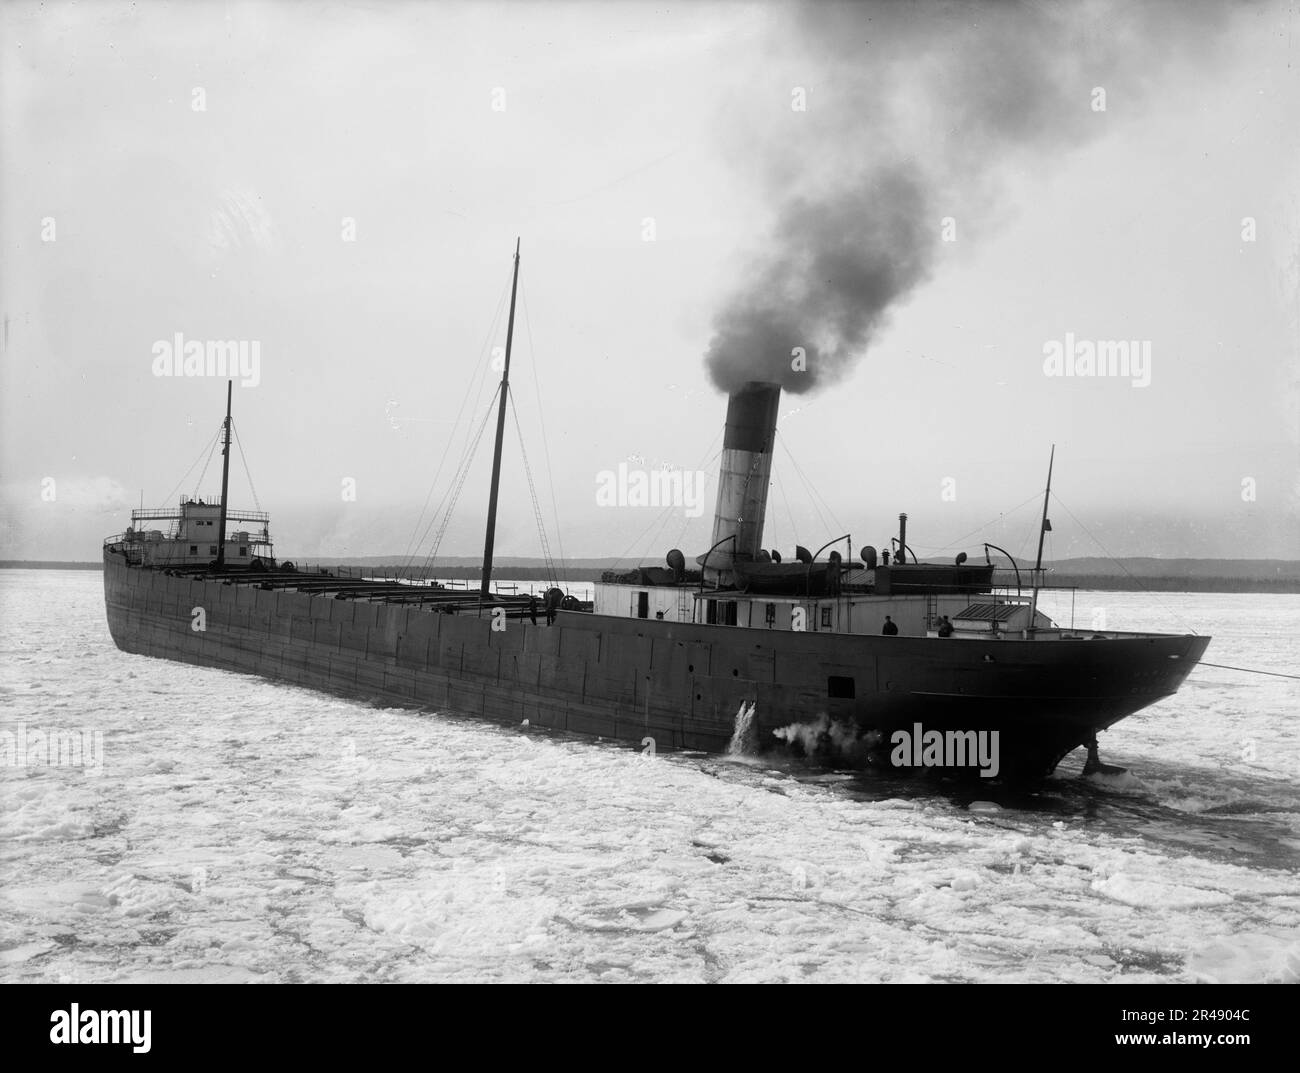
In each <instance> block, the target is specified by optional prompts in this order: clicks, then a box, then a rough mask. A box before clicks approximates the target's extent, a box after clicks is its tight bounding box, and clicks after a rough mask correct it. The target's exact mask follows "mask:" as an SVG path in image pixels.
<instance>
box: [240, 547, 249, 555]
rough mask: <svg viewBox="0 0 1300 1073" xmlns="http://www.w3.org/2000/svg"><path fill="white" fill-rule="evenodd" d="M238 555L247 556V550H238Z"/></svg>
mask: <svg viewBox="0 0 1300 1073" xmlns="http://www.w3.org/2000/svg"><path fill="white" fill-rule="evenodd" d="M239 554H240V555H247V554H248V549H247V548H240V549H239Z"/></svg>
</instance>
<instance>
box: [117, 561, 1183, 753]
mask: <svg viewBox="0 0 1300 1073" xmlns="http://www.w3.org/2000/svg"><path fill="white" fill-rule="evenodd" d="M104 595H105V603H106V608H107V614H108V625H109V630H110V632H111V633H112V636H113V640H114V642H115V643H116V644H117V646H118V647H119V648H121V649H123V650H124V651H127V652H134V653H139V654H141V655H147V656H156V657H161V658H164V659H174V660H181V661H184V662H187V663H194V664H199V665H203V666H209V667H219V668H224V669H226V670H233V671H241V672H245V673H250V674H257V675H261V676H263V677H265V678H269V679H273V680H275V681H282V682H290V683H294V684H297V685H301V686H307V687H309V688H313V689H320V690H325V691H328V692H331V693H335V694H339V695H343V696H349V697H357V698H361V699H365V700H368V701H374V702H379V703H384V704H391V705H395V706H407V707H420V708H431V709H443V710H449V711H454V712H459V713H463V714H466V715H477V716H482V717H485V718H488V719H491V720H494V721H497V722H502V723H507V724H513V725H518V724H519V723H521V722H522V721H523V720H528V721H529V723H530V724H531V725H532V726H535V727H548V728H553V729H555V730H560V731H570V732H576V733H580V734H589V735H597V736H601V737H605V738H614V739H619V740H623V741H629V742H635V743H641V742H643V741H644V739H646V738H652V739H654V743H655V747H656V748H658V749H698V750H703V751H709V752H719V751H723V750H725V749H726V747H727V745H728V743H729V742H730V740H731V737H732V734H733V731H734V728H735V721H736V714H737V711H738V710H739V709H740V708H741V706H742V705H743V704H747V703H754V704H756V705H757V708H756V715H755V729H756V735H755V739H756V741H757V742H758V744H760V745H761V746H764V747H767V746H771V745H772V744H774V743H778V742H777V739H776V737H774V735H773V733H772V732H773V731H776V730H779V729H782V728H788V727H791V726H792V725H800V726H804V727H808V728H812V729H811V731H810V732H809V733H805V734H803V735H801V737H802V738H803V740H804V741H805V742H808V741H811V742H812V743H813V744H816V743H817V742H818V741H819V740H820V741H821V742H822V743H825V742H826V741H831V740H834V741H837V742H839V743H841V744H845V743H847V744H849V745H850V746H855V745H856V746H859V747H865V748H867V750H868V751H870V748H871V747H872V746H877V747H878V746H881V745H882V744H884V743H887V742H888V741H889V739H890V735H891V734H892V733H893V732H894V731H895V730H911V729H912V728H913V726H914V725H915V724H918V723H919V724H922V725H923V727H924V728H925V729H926V730H938V731H948V730H951V731H972V730H973V731H980V730H985V731H997V732H998V733H999V735H1000V775H1001V776H1002V777H1004V778H1032V777H1037V776H1041V775H1045V774H1049V773H1050V772H1051V771H1052V770H1053V769H1054V768H1055V766H1056V764H1057V763H1058V762H1059V761H1060V759H1061V757H1063V756H1064V755H1065V754H1066V753H1068V752H1069V751H1070V750H1072V749H1074V748H1076V747H1078V746H1079V745H1081V744H1084V743H1086V742H1087V741H1088V740H1089V739H1090V738H1091V737H1092V735H1093V734H1094V733H1095V732H1096V731H1098V730H1101V729H1104V728H1106V727H1108V726H1110V725H1112V724H1113V723H1115V722H1117V721H1118V720H1120V719H1123V718H1124V717H1125V716H1127V715H1131V714H1132V713H1133V712H1136V711H1138V710H1139V709H1141V708H1144V707H1146V706H1147V705H1149V704H1151V703H1153V702H1155V701H1157V700H1159V699H1161V698H1162V697H1166V696H1169V695H1170V694H1172V693H1173V692H1175V691H1176V690H1177V688H1178V686H1179V685H1180V684H1181V682H1182V681H1183V679H1184V678H1185V677H1186V676H1187V674H1188V672H1189V671H1190V670H1191V668H1192V667H1193V666H1194V665H1195V663H1196V661H1197V660H1198V659H1199V658H1200V656H1201V654H1202V653H1203V652H1204V650H1205V647H1206V645H1207V644H1208V643H1209V639H1208V638H1204V637H1192V636H1145V637H1134V638H1131V639H1119V640H1107V641H1083V640H1080V641H1012V640H999V641H996V642H983V641H956V640H940V639H935V638H912V637H863V636H851V635H841V634H830V633H816V632H811V633H791V632H786V631H768V630H757V629H743V628H738V627H729V626H705V625H692V624H682V623H672V622H667V621H656V620H643V619H621V618H612V617H608V616H597V615H590V614H580V613H574V614H569V613H564V612H561V613H560V614H559V617H558V619H557V622H556V624H555V625H554V626H552V627H547V626H546V625H545V624H544V623H543V624H542V625H539V626H534V625H532V624H531V623H529V622H527V621H526V620H525V621H522V622H521V621H517V620H511V621H509V622H508V623H507V628H506V629H505V630H504V631H501V632H496V631H493V630H492V629H491V624H490V620H489V619H488V618H487V617H484V618H478V617H474V616H471V615H465V614H461V615H444V614H437V613H434V612H432V611H429V610H423V609H419V608H413V607H403V606H400V605H397V604H385V603H375V602H368V601H365V600H335V599H330V598H327V597H321V596H311V595H307V594H305V593H300V592H293V591H269V592H268V591H263V590H261V589H259V588H258V587H257V586H256V585H255V584H233V583H223V582H222V581H219V580H201V579H200V580H195V579H192V578H186V577H181V576H168V575H166V574H164V573H162V572H159V571H154V570H148V569H141V568H138V567H131V566H128V565H127V564H126V563H125V562H124V560H123V558H122V556H120V555H116V554H111V553H108V552H105V555H104ZM198 607H202V608H203V609H204V614H205V617H206V629H205V630H204V631H202V632H197V631H195V630H194V629H192V618H191V616H192V611H193V609H194V608H198ZM986 657H992V662H990V661H989V660H988V659H986ZM832 680H834V682H835V686H834V687H833V688H832V687H831V682H832ZM846 683H851V685H849V686H847V688H848V689H851V690H852V693H853V696H852V697H846V696H834V697H832V696H828V689H831V690H832V691H834V692H839V693H843V692H845V691H846ZM818 728H824V729H825V730H826V733H825V734H824V735H820V736H819V735H818V733H817V729H818ZM884 750H885V751H884V753H883V754H882V752H881V751H880V749H879V748H877V749H876V750H875V753H874V755H875V757H876V759H877V760H879V759H880V758H881V757H882V755H883V756H887V755H888V745H887V744H884ZM960 773H966V774H972V773H974V772H973V771H972V770H970V769H963V771H962V772H960Z"/></svg>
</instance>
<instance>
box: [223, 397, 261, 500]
mask: <svg viewBox="0 0 1300 1073" xmlns="http://www.w3.org/2000/svg"><path fill="white" fill-rule="evenodd" d="M230 431H231V432H233V433H234V435H235V447H236V448H237V449H238V451H239V460H240V461H241V462H242V463H243V464H244V477H245V478H246V479H247V480H248V490H249V491H250V492H252V493H253V506H254V507H255V508H256V509H257V510H258V511H259V512H260V511H261V510H262V502H261V500H259V499H258V498H257V489H256V488H254V487H253V474H252V473H251V472H249V469H248V456H247V455H246V454H244V445H243V443H242V442H241V441H240V439H239V429H237V428H236V427H235V419H234V418H233V417H232V418H231V419H230Z"/></svg>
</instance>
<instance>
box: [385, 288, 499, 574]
mask: <svg viewBox="0 0 1300 1073" xmlns="http://www.w3.org/2000/svg"><path fill="white" fill-rule="evenodd" d="M508 290H509V288H508V287H505V288H502V291H501V294H500V295H499V296H498V298H497V305H496V310H495V312H494V313H493V314H492V320H491V322H490V324H489V325H488V330H487V334H486V335H485V336H484V337H483V342H482V344H480V346H479V349H478V359H477V362H476V364H477V365H478V373H477V376H472V377H470V380H469V383H468V384H466V385H465V394H464V395H463V396H462V397H461V400H460V409H459V410H457V411H456V419H455V421H454V422H453V424H452V430H453V431H452V433H451V435H449V436H448V437H447V442H446V444H445V445H444V446H443V449H442V456H441V457H440V458H439V459H438V467H437V469H435V470H434V473H433V480H431V481H430V482H429V491H428V493H427V494H426V495H425V497H424V506H422V507H421V508H420V515H419V517H418V518H416V520H415V525H414V526H413V527H412V529H411V536H410V537H409V538H408V539H407V542H406V550H405V551H403V552H402V559H403V560H404V562H403V565H402V569H407V568H409V567H410V566H411V565H412V564H413V563H414V562H415V556H416V555H417V554H418V552H419V548H420V545H422V544H423V543H424V540H425V538H426V537H427V536H428V534H429V530H430V529H432V528H433V523H434V520H435V519H436V518H437V516H438V510H439V509H441V507H442V504H443V503H444V502H446V499H447V496H446V493H444V494H443V497H442V499H441V500H439V503H438V507H436V508H434V513H433V518H431V519H430V520H429V524H428V525H427V526H426V527H425V529H424V532H423V533H422V534H420V535H419V537H418V538H417V536H416V534H419V533H420V524H421V523H422V522H423V521H424V517H425V515H426V514H427V513H428V510H429V502H430V501H431V500H432V499H433V493H434V491H435V490H436V489H437V487H438V477H439V475H440V474H441V473H442V467H443V466H444V465H445V464H446V462H447V455H448V454H449V453H450V452H451V447H452V444H453V443H454V442H455V440H456V434H455V429H457V428H459V427H460V424H461V418H462V416H463V415H464V413H465V407H466V405H467V404H468V403H469V397H470V392H471V391H474V388H475V385H476V384H477V385H478V390H477V391H476V392H475V395H474V408H477V407H478V400H479V399H480V398H481V397H482V394H483V381H484V380H485V379H486V374H487V370H488V369H489V368H490V367H491V363H490V362H484V361H483V356H484V354H485V353H486V352H487V348H488V344H489V343H490V342H491V340H492V336H493V334H494V333H495V332H496V329H497V325H498V324H499V323H500V322H501V310H502V307H503V306H504V305H505V300H506V294H507V293H508ZM470 412H471V413H472V412H473V409H471V411H470ZM466 435H467V436H468V435H469V433H468V432H467V433H466ZM467 442H468V441H467ZM461 458H462V459H463V458H464V453H463V452H462V454H461ZM399 573H400V571H399Z"/></svg>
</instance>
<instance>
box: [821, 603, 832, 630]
mask: <svg viewBox="0 0 1300 1073" xmlns="http://www.w3.org/2000/svg"><path fill="white" fill-rule="evenodd" d="M831 612H832V609H831V608H829V607H823V608H822V625H823V626H825V627H827V628H829V627H830V625H831Z"/></svg>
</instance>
